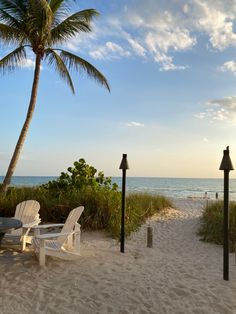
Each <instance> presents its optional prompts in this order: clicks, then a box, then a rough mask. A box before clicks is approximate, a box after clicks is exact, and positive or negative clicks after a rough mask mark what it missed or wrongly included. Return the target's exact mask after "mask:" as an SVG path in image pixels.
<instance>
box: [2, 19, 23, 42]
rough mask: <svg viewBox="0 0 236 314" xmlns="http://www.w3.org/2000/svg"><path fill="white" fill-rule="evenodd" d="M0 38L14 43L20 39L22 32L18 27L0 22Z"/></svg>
mask: <svg viewBox="0 0 236 314" xmlns="http://www.w3.org/2000/svg"><path fill="white" fill-rule="evenodd" d="M0 39H1V40H3V41H4V42H5V43H7V44H9V43H14V42H19V41H20V40H22V34H21V32H20V31H19V30H18V29H15V28H14V27H11V26H8V25H6V24H2V23H0Z"/></svg>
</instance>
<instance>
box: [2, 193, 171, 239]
mask: <svg viewBox="0 0 236 314" xmlns="http://www.w3.org/2000/svg"><path fill="white" fill-rule="evenodd" d="M27 199H34V200H37V201H38V202H39V203H40V217H41V219H42V222H43V223H48V222H51V223H63V222H64V221H65V220H66V218H67V216H68V214H69V212H70V210H71V209H73V208H75V207H77V206H80V205H83V206H84V207H85V210H84V212H83V215H82V216H81V218H80V224H81V227H82V229H83V230H104V231H106V232H107V233H108V234H109V235H110V236H112V237H114V238H119V235H120V222H121V192H120V191H115V190H108V189H106V188H101V187H100V188H96V189H94V188H91V187H86V188H83V189H66V190H65V191H63V190H60V192H58V191H57V192H55V191H51V190H47V189H45V188H44V187H29V188H24V187H11V188H10V189H8V192H7V194H6V195H5V196H4V195H1V194H0V216H5V217H12V216H14V213H15V208H16V205H17V204H18V203H20V202H22V201H24V200H27ZM168 206H170V202H169V201H168V200H167V199H166V198H165V197H163V196H159V195H152V194H143V193H134V194H127V196H126V215H125V219H126V221H125V228H126V230H125V232H126V236H128V235H130V234H131V233H132V232H134V231H136V230H138V228H139V227H140V226H141V224H142V223H144V222H145V220H146V219H147V218H148V217H150V216H152V215H153V214H155V213H157V212H158V211H160V210H162V209H163V208H165V207H168Z"/></svg>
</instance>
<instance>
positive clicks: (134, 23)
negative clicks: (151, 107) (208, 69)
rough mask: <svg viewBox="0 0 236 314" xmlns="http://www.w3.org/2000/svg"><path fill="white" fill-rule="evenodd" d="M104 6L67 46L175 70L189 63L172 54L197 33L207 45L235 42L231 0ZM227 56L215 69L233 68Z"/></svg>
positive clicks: (139, 0) (150, 0)
mask: <svg viewBox="0 0 236 314" xmlns="http://www.w3.org/2000/svg"><path fill="white" fill-rule="evenodd" d="M109 12H110V13H109V14H108V15H106V16H103V18H101V19H97V20H95V22H94V24H93V32H91V33H89V34H82V33H81V34H80V36H78V37H77V38H75V39H72V40H70V41H69V42H68V44H67V48H68V49H70V50H72V51H74V52H80V53H81V52H82V53H88V54H89V55H90V56H91V57H92V58H94V59H96V60H116V59H118V58H122V57H127V56H128V57H133V56H138V57H139V58H141V59H145V60H151V61H153V62H155V63H157V64H158V66H159V69H160V70H161V71H176V70H186V69H188V68H189V67H190V65H189V64H178V63H177V62H176V56H177V54H180V53H182V52H186V51H189V50H192V49H194V48H195V47H196V46H197V45H198V39H199V38H200V37H201V36H202V34H204V35H205V36H206V38H207V39H208V42H207V43H206V49H208V51H211V49H214V50H216V51H223V50H225V49H227V48H228V47H230V46H234V47H235V46H236V33H235V31H234V29H235V27H234V22H235V19H236V4H235V3H234V2H233V1H232V0H217V1H215V0H186V1H176V0H169V1H166V2H164V1H161V0H147V1H143V0H136V1H128V0H126V1H124V6H120V10H117V11H116V12H114V11H112V9H111V10H110V11H109ZM230 62H231V63H230ZM232 62H233V61H229V62H228V63H227V62H226V63H225V64H224V65H223V66H222V68H221V70H223V71H231V72H233V73H234V72H235V69H234V68H235V64H234V63H232Z"/></svg>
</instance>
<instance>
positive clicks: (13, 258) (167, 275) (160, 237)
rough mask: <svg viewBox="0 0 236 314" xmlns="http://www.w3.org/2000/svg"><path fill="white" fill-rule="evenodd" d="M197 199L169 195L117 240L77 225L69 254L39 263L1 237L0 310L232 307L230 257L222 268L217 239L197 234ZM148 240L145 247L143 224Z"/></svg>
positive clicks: (235, 271) (203, 311) (205, 311)
mask: <svg viewBox="0 0 236 314" xmlns="http://www.w3.org/2000/svg"><path fill="white" fill-rule="evenodd" d="M204 203H205V200H195V199H175V200H173V204H174V207H175V208H176V209H169V210H168V211H167V212H166V213H165V215H162V216H154V217H152V218H151V219H150V220H149V221H147V223H146V224H145V225H143V226H142V227H141V228H140V230H139V231H138V232H137V233H134V234H133V235H132V236H131V237H130V238H129V239H127V241H126V243H125V254H122V253H120V252H119V243H118V242H117V241H116V240H113V239H111V238H109V237H106V236H105V235H104V234H103V233H100V232H83V233H82V242H81V257H80V258H79V259H78V260H76V261H63V260H60V259H56V258H50V257H49V258H48V259H47V266H46V268H41V267H40V266H39V265H38V262H37V260H36V258H35V256H34V254H33V252H32V250H30V249H29V250H28V251H27V252H25V253H20V252H18V251H17V250H16V249H15V248H7V247H6V246H5V245H3V247H2V249H1V252H0V272H1V281H0V313H1V314H12V313H24V314H28V313H48V314H51V313H55V314H56V313H57V314H58V313H60V314H64V313H80V314H87V313H91V314H94V313H104V314H105V313H123V314H126V313H127V314H129V313H135V314H136V313H140V314H141V313H143V314H144V313H153V314H156V313H158V314H166V313H168V314H173V313H174V314H180V313H181V314H185V313H186V314H191V313H194V314H211V313H212V314H213V313H214V314H217V313H218V314H223V313H224V314H235V313H236V297H235V295H236V265H235V255H234V254H230V280H229V281H224V280H223V275H222V268H223V265H222V247H221V246H217V245H214V244H209V243H204V242H202V241H199V238H198V237H197V236H196V230H197V229H198V225H199V217H200V215H201V210H202V207H203V205H204ZM148 225H150V226H151V227H152V228H153V248H147V247H146V234H147V226H148Z"/></svg>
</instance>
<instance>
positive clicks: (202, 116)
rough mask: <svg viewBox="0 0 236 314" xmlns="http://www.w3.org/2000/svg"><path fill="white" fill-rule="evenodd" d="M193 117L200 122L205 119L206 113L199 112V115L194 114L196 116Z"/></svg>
mask: <svg viewBox="0 0 236 314" xmlns="http://www.w3.org/2000/svg"><path fill="white" fill-rule="evenodd" d="M194 117H195V118H197V119H200V120H202V119H204V118H205V117H206V112H199V113H196V114H195V115H194Z"/></svg>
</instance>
